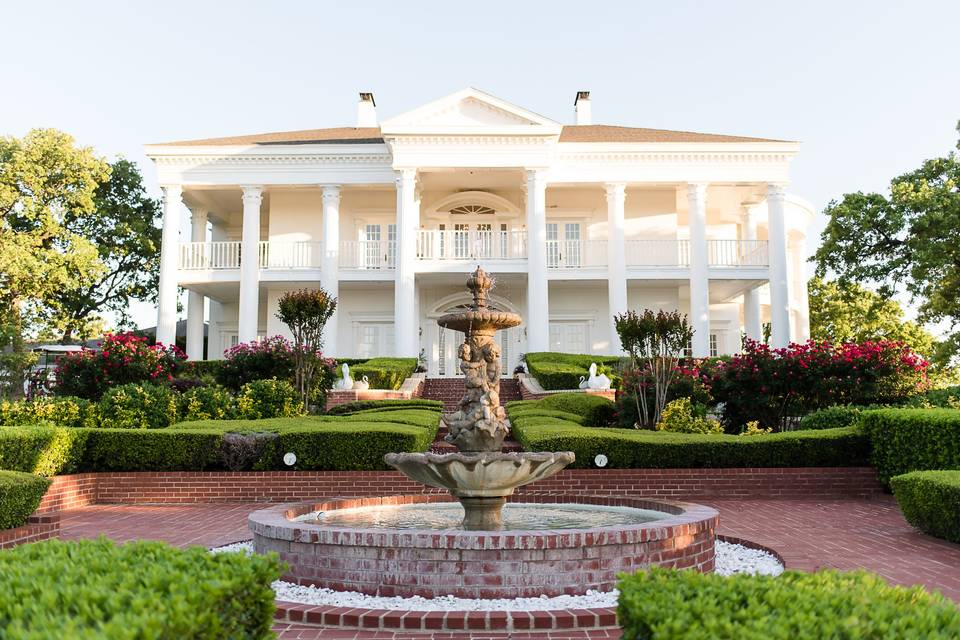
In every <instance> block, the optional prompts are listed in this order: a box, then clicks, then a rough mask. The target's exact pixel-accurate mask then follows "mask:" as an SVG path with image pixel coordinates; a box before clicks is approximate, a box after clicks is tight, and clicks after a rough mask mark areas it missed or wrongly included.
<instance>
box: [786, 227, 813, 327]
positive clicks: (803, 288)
mask: <svg viewBox="0 0 960 640" xmlns="http://www.w3.org/2000/svg"><path fill="white" fill-rule="evenodd" d="M787 246H788V248H789V251H790V257H791V260H790V264H791V269H790V272H791V277H790V282H791V287H792V289H791V293H792V294H793V307H794V309H795V311H796V314H795V315H794V326H793V340H794V342H805V341H807V340H808V339H809V338H810V301H809V299H808V298H807V273H806V269H805V268H804V267H805V266H806V258H807V241H806V238H802V237H797V238H791V239H790V240H789V242H788V243H787Z"/></svg>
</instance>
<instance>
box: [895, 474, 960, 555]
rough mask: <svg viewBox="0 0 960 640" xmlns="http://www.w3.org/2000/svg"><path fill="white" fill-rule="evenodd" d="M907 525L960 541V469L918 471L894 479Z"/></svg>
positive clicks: (896, 494) (898, 499)
mask: <svg viewBox="0 0 960 640" xmlns="http://www.w3.org/2000/svg"><path fill="white" fill-rule="evenodd" d="M890 486H891V487H893V495H894V496H896V498H897V504H898V505H900V510H901V511H902V512H903V517H904V518H906V519H907V522H909V523H910V524H912V525H913V526H915V527H916V528H917V529H920V530H921V531H923V532H925V533H929V534H930V535H932V536H936V537H938V538H944V539H945V540H950V541H951V542H960V470H955V471H914V472H912V473H907V474H904V475H902V476H894V477H893V478H891V479H890Z"/></svg>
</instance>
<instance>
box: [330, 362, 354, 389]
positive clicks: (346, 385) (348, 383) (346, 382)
mask: <svg viewBox="0 0 960 640" xmlns="http://www.w3.org/2000/svg"><path fill="white" fill-rule="evenodd" d="M340 369H341V371H343V377H342V378H341V379H340V380H337V383H336V384H335V385H334V388H336V389H341V390H344V391H345V390H348V389H353V378H351V377H350V365H348V364H347V363H346V362H344V363H343V366H342V367H341V368H340Z"/></svg>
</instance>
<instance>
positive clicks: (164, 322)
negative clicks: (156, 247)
mask: <svg viewBox="0 0 960 640" xmlns="http://www.w3.org/2000/svg"><path fill="white" fill-rule="evenodd" d="M182 198H183V189H182V188H181V187H180V185H178V184H170V185H164V186H163V231H162V232H161V236H160V280H159V283H158V287H157V289H158V290H157V342H161V343H163V344H175V343H176V340H177V270H178V267H179V265H178V264H177V262H178V256H179V253H180V249H179V246H178V245H179V242H180V207H181V205H182V204H183V200H182Z"/></svg>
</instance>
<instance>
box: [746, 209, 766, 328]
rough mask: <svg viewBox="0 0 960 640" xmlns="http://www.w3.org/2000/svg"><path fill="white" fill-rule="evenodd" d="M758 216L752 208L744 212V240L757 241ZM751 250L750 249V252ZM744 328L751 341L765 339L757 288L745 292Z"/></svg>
mask: <svg viewBox="0 0 960 640" xmlns="http://www.w3.org/2000/svg"><path fill="white" fill-rule="evenodd" d="M756 239H757V216H756V214H755V213H754V212H753V210H752V209H751V208H748V207H747V208H744V212H743V240H747V241H756ZM749 249H750V248H748V250H749ZM743 328H744V330H745V331H746V334H747V337H748V338H750V339H751V340H756V341H758V342H759V341H761V340H762V339H763V327H762V326H761V324H760V292H759V291H758V290H757V287H754V288H752V289H748V290H746V291H744V292H743Z"/></svg>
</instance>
